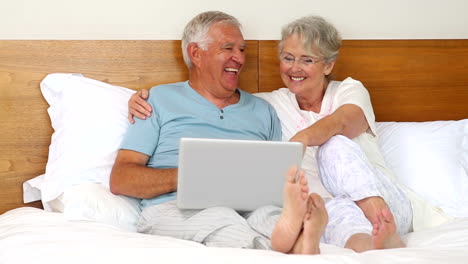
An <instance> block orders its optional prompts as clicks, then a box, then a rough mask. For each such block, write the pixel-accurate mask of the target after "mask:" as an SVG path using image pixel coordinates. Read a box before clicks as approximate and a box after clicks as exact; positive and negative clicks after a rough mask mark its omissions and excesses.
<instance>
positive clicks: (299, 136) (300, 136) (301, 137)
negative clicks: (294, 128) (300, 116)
mask: <svg viewBox="0 0 468 264" xmlns="http://www.w3.org/2000/svg"><path fill="white" fill-rule="evenodd" d="M303 131H304V130H302V131H299V132H297V133H296V135H294V136H293V137H292V138H291V139H290V140H289V141H290V142H299V143H302V147H303V149H302V151H303V153H305V152H306V149H307V147H308V146H309V145H308V144H309V140H308V138H307V134H306V133H304V132H303ZM301 132H302V133H301Z"/></svg>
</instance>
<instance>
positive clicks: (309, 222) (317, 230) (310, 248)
mask: <svg viewBox="0 0 468 264" xmlns="http://www.w3.org/2000/svg"><path fill="white" fill-rule="evenodd" d="M307 205H308V206H307V209H308V210H307V213H306V215H305V217H304V231H303V233H304V240H303V242H302V243H303V244H302V254H311V255H313V254H320V237H321V236H322V234H323V232H324V231H325V227H326V226H327V224H328V213H327V210H326V209H325V203H324V201H323V199H322V197H320V195H318V194H316V193H312V194H311V195H310V196H309V200H308V204H307Z"/></svg>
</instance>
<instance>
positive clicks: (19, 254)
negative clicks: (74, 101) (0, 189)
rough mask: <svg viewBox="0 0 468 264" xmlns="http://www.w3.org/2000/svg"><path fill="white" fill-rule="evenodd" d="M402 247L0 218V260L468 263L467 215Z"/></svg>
mask: <svg viewBox="0 0 468 264" xmlns="http://www.w3.org/2000/svg"><path fill="white" fill-rule="evenodd" d="M403 239H404V240H405V241H406V242H407V244H408V247H407V248H402V249H391V250H375V251H369V252H366V253H361V254H358V253H354V252H353V251H351V250H347V249H343V248H338V247H335V246H331V245H324V244H322V245H321V249H322V254H321V255H317V256H305V255H286V254H281V253H278V252H273V251H264V250H247V249H234V248H208V247H205V246H203V245H200V244H198V243H195V242H190V241H184V240H179V239H174V238H169V237H160V236H152V235H145V234H139V233H132V232H129V231H124V230H121V229H118V228H116V227H113V226H110V225H106V224H101V223H96V222H84V221H67V220H65V219H64V217H63V214H60V213H51V212H46V211H44V210H40V209H37V208H30V207H23V208H18V209H14V210H11V211H9V212H7V213H5V214H3V215H1V216H0V263H34V264H36V263H48V264H55V263H194V262H195V263H198V262H201V261H203V262H204V263H243V264H245V263H256V264H259V263H429V264H431V263H468V250H467V249H468V218H461V219H456V220H453V221H451V222H449V223H447V224H444V225H442V226H439V227H436V228H432V229H428V230H423V231H418V232H415V233H411V234H408V235H406V236H404V237H403Z"/></svg>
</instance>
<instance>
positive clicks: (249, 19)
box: [0, 0, 468, 40]
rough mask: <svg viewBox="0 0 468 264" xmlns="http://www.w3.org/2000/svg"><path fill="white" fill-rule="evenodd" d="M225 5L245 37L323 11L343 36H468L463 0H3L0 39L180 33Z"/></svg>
mask: <svg viewBox="0 0 468 264" xmlns="http://www.w3.org/2000/svg"><path fill="white" fill-rule="evenodd" d="M206 10H222V11H225V12H228V13H230V14H232V15H234V16H236V17H237V18H239V19H240V21H241V23H243V24H244V33H245V37H246V39H278V38H279V31H280V28H281V26H282V25H284V24H285V23H287V22H289V21H291V20H292V19H294V18H297V17H300V16H303V15H308V14H319V15H322V16H324V17H326V18H328V19H329V20H330V21H332V22H333V23H334V24H335V25H336V26H337V27H338V28H339V29H340V31H341V32H342V34H343V38H344V39H468V16H467V15H466V14H465V13H466V11H467V10H468V1H466V0H444V1H442V0H392V1H389V0H354V1H348V0H327V1H319V0H287V1H273V0H257V1H252V0H237V1H233V2H225V1H220V0H198V1H190V0H81V1H74V2H72V1H64V0H42V1H37V0H2V7H1V9H0V39H161V40H164V39H180V32H181V31H182V28H183V27H184V25H185V24H186V23H187V21H188V20H189V19H190V18H191V17H193V16H194V15H195V14H197V13H199V12H202V11H206Z"/></svg>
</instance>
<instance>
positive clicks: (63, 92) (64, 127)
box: [23, 73, 134, 226]
mask: <svg viewBox="0 0 468 264" xmlns="http://www.w3.org/2000/svg"><path fill="white" fill-rule="evenodd" d="M41 91H42V94H43V96H44V98H45V99H46V101H47V102H48V103H49V105H50V107H49V109H48V113H49V116H50V119H51V123H52V127H53V128H54V133H53V134H52V140H51V144H50V147H49V159H48V161H47V166H46V172H45V174H44V175H42V176H38V177H36V178H34V179H32V180H29V181H27V182H25V183H24V184H23V190H24V200H25V202H30V201H34V200H35V199H36V200H37V199H42V202H43V204H44V209H46V210H52V211H56V210H58V209H57V208H59V207H60V206H59V207H57V204H60V203H62V202H63V212H65V213H66V215H68V216H69V219H72V220H83V218H87V219H89V220H95V221H101V220H102V219H117V218H118V217H117V216H120V217H121V216H122V212H125V210H123V209H124V208H128V204H129V203H133V202H134V201H133V200H131V199H130V200H129V197H125V196H115V195H113V194H111V193H110V192H109V190H108V186H109V176H110V172H111V170H112V165H113V163H114V161H115V157H116V155H117V150H118V148H119V145H120V142H121V140H122V137H123V135H124V133H125V131H126V130H127V127H128V125H129V122H128V120H127V111H128V110H127V102H128V99H129V97H130V96H131V95H132V94H133V93H134V91H133V90H130V89H127V88H124V87H118V86H114V85H110V84H107V83H104V82H100V81H97V80H93V79H89V78H86V77H84V76H82V75H81V74H65V73H54V74H49V75H47V76H46V78H44V80H43V81H42V82H41ZM84 183H98V184H101V185H102V186H104V187H105V188H104V189H97V187H96V188H90V187H89V186H88V187H87V188H85V187H76V186H81V185H82V184H84ZM74 187H76V188H74ZM38 190H39V191H38ZM78 190H80V192H83V195H84V197H79V195H77V193H78ZM84 190H86V191H84ZM103 190H105V191H106V194H104V191H103ZM68 192H70V194H69V193H68ZM62 193H64V195H63V198H66V199H58V200H56V199H57V198H58V197H60V196H61V195H62ZM39 194H40V195H39ZM69 197H73V198H69ZM103 209H106V210H103ZM130 211H131V210H130ZM129 214H130V215H131V214H133V212H129ZM129 218H131V216H129ZM106 221H107V220H106ZM107 222H111V221H107ZM115 225H116V226H122V224H120V223H118V222H117V223H115ZM124 226H125V225H124Z"/></svg>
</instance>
